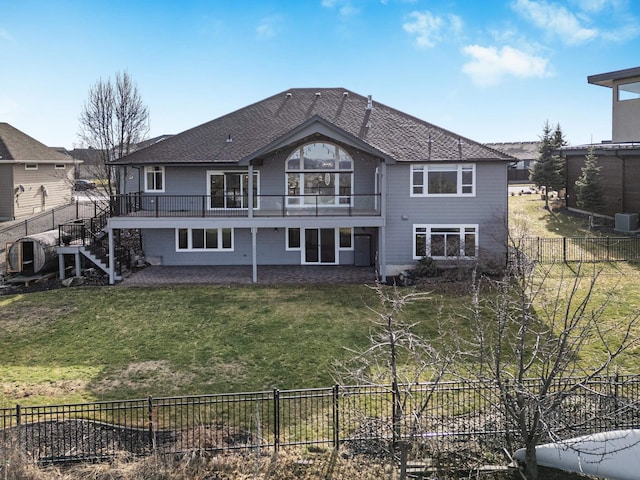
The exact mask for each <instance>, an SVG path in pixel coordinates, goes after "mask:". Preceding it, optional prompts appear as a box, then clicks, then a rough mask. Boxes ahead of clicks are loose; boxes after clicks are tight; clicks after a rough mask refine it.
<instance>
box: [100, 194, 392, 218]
mask: <svg viewBox="0 0 640 480" xmlns="http://www.w3.org/2000/svg"><path fill="white" fill-rule="evenodd" d="M248 203H249V200H248V198H247V197H246V196H235V195H226V196H224V197H222V196H211V195H164V194H147V193H128V194H124V195H114V196H112V197H111V200H110V209H111V216H112V217H155V218H165V217H189V218H194V217H196V218H206V217H217V218H225V217H227V218H229V217H231V218H242V217H244V218H246V217H249V216H250V215H249V213H251V214H252V216H253V217H264V218H266V217H355V216H380V215H381V210H380V205H381V196H380V194H379V193H378V194H364V195H257V196H256V197H255V198H254V201H253V203H254V207H253V208H252V209H251V212H249V208H247V205H248Z"/></svg>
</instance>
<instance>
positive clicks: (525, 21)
mask: <svg viewBox="0 0 640 480" xmlns="http://www.w3.org/2000/svg"><path fill="white" fill-rule="evenodd" d="M0 62H1V63H0V64H1V65H2V71H1V73H0V121H4V122H8V123H11V124H12V125H13V126H15V127H16V128H18V129H20V130H22V131H24V132H25V133H27V134H28V135H31V136H32V137H34V138H36V139H37V140H39V141H41V142H43V143H45V144H47V145H50V146H63V147H67V148H72V147H74V146H80V144H79V139H78V136H77V132H78V117H79V114H80V111H81V109H82V106H83V103H84V102H85V100H86V98H87V92H88V90H89V88H90V87H91V85H93V84H94V83H95V82H96V81H98V80H99V79H104V80H106V79H107V78H113V77H114V75H115V73H116V72H118V71H122V70H126V71H127V72H129V74H130V75H131V76H132V78H133V79H134V81H135V82H136V83H137V86H138V89H139V91H140V93H141V95H142V98H143V101H144V102H145V103H146V105H147V106H148V107H149V110H150V115H151V131H150V136H152V137H153V136H157V135H161V134H166V133H179V132H181V131H183V130H186V129H188V128H191V127H194V126H196V125H199V124H201V123H203V122H206V121H209V120H211V119H214V118H216V117H218V116H220V115H223V114H226V113H229V112H231V111H233V110H236V109H238V108H241V107H243V106H245V105H248V104H250V103H254V102H256V101H258V100H261V99H262V98H265V97H268V96H271V95H273V94H275V93H278V92H281V91H283V90H286V89H287V88H291V87H344V88H348V89H350V90H353V91H355V92H357V93H360V94H362V95H373V98H374V102H375V101H379V102H382V103H385V104H387V105H389V106H391V107H394V108H397V109H399V110H402V111H405V112H407V113H409V114H412V115H415V116H417V117H419V118H422V119H424V120H426V121H428V122H431V123H434V124H436V125H438V126H440V127H443V128H446V129H449V130H452V131H454V132H456V133H458V134H460V135H463V136H466V137H469V138H471V139H473V140H477V141H480V142H493V141H496V142H497V141H519V140H536V139H538V138H539V136H540V134H541V132H542V126H543V124H544V122H545V121H546V120H549V122H551V123H552V124H556V123H560V125H561V127H562V129H563V131H564V132H565V135H566V137H567V140H568V141H569V142H570V143H571V144H580V143H588V142H590V141H592V140H593V141H594V142H599V141H601V140H603V139H609V138H610V137H611V90H610V89H608V88H604V87H600V86H595V85H589V84H588V83H587V76H589V75H593V74H598V73H604V72H609V71H614V70H621V69H625V68H631V67H637V66H639V65H640V2H638V1H637V0H563V1H553V0H505V1H495V0H291V1H286V0H279V1H276V0H261V1H249V0H235V1H230V0H208V1H205V0H201V1H191V0H181V1H163V0H155V1H136V0H125V1H122V0H104V1H103V0H0Z"/></svg>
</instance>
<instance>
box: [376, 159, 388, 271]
mask: <svg viewBox="0 0 640 480" xmlns="http://www.w3.org/2000/svg"><path fill="white" fill-rule="evenodd" d="M386 182H387V164H386V162H385V161H384V160H383V161H382V162H381V164H380V216H381V217H382V227H380V228H379V230H378V231H379V232H380V234H379V235H378V268H379V269H380V271H379V272H378V275H379V276H380V281H381V282H382V283H385V282H386V281H387V254H386V251H387V240H386V237H387V231H386V227H385V225H386V224H387V189H386V188H385V185H386Z"/></svg>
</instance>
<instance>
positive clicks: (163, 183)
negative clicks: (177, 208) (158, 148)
mask: <svg viewBox="0 0 640 480" xmlns="http://www.w3.org/2000/svg"><path fill="white" fill-rule="evenodd" d="M154 168H159V169H160V170H158V171H159V172H160V173H161V174H162V188H161V189H151V188H149V184H148V176H147V173H149V172H153V173H157V172H156V171H155V170H152V169H154ZM166 185H167V177H166V175H165V170H164V167H163V166H158V165H148V166H146V167H144V191H145V192H153V193H163V192H164V190H165V186H166Z"/></svg>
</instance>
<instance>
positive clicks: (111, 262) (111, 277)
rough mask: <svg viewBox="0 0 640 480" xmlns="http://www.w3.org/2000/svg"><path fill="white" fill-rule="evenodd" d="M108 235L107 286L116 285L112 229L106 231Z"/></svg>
mask: <svg viewBox="0 0 640 480" xmlns="http://www.w3.org/2000/svg"><path fill="white" fill-rule="evenodd" d="M107 232H108V234H109V285H113V284H114V283H116V258H115V255H114V254H113V251H114V248H113V229H111V228H109V229H108V230H107Z"/></svg>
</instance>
